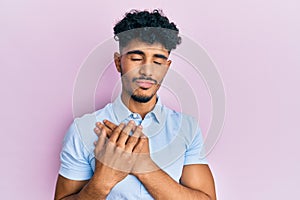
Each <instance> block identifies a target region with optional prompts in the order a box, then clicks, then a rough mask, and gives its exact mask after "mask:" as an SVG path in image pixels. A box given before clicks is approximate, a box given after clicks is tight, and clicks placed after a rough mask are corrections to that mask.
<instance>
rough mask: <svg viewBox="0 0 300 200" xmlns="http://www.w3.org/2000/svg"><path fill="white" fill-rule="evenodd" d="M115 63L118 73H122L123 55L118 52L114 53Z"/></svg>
mask: <svg viewBox="0 0 300 200" xmlns="http://www.w3.org/2000/svg"><path fill="white" fill-rule="evenodd" d="M114 61H115V65H116V68H117V70H118V72H120V73H121V72H122V68H121V55H120V54H119V53H118V52H115V53H114Z"/></svg>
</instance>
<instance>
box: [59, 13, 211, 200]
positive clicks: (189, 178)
mask: <svg viewBox="0 0 300 200" xmlns="http://www.w3.org/2000/svg"><path fill="white" fill-rule="evenodd" d="M114 33H115V38H116V39H117V40H118V41H119V50H120V53H115V54H114V60H115V65H116V68H117V70H118V72H119V73H120V74H121V76H122V77H121V79H122V92H121V95H120V96H119V97H118V98H117V99H116V100H115V101H114V102H113V103H110V104H108V105H107V106H105V107H104V108H103V109H101V110H98V111H96V112H95V113H93V114H89V115H84V116H83V117H81V118H77V119H75V120H74V123H73V124H72V125H71V127H70V128H69V130H68V133H67V135H66V137H65V139H64V146H63V149H62V152H61V168H60V171H59V177H58V180H57V185H56V193H55V199H56V200H72V199H76V200H79V199H83V200H90V199H181V200H182V199H210V200H214V199H216V194H215V188H214V181H213V177H212V174H211V171H210V169H209V167H208V165H207V162H206V161H205V160H202V159H200V150H201V148H202V146H201V145H202V139H201V138H202V137H201V133H200V130H199V128H198V126H197V121H196V120H194V119H193V118H191V117H189V116H186V115H184V114H182V113H178V112H175V111H173V110H171V109H169V108H167V107H165V106H163V105H162V104H161V101H160V99H159V97H158V96H157V91H158V89H159V87H160V86H161V83H162V80H163V78H164V77H165V74H166V73H167V71H168V68H169V66H170V64H171V61H170V60H168V57H169V54H170V52H171V50H172V49H175V48H176V46H177V45H178V44H180V37H179V36H178V29H177V27H176V25H175V24H174V23H170V22H169V20H168V18H166V17H165V16H163V15H162V13H161V12H160V11H158V10H154V11H153V12H148V11H132V12H130V13H127V14H126V16H125V17H124V18H123V19H122V20H121V21H120V22H119V23H117V25H116V26H115V27H114ZM96 122H97V123H96ZM95 124H96V127H95ZM93 131H94V132H93ZM95 141H96V142H95Z"/></svg>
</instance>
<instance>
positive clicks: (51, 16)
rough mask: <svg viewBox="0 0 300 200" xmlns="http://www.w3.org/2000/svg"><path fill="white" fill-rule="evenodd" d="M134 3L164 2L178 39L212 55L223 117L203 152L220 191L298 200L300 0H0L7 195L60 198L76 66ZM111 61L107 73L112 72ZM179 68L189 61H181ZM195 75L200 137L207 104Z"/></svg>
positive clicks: (3, 187) (235, 199) (248, 198)
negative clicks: (218, 134) (182, 37)
mask: <svg viewBox="0 0 300 200" xmlns="http://www.w3.org/2000/svg"><path fill="white" fill-rule="evenodd" d="M133 8H136V9H147V8H148V9H153V8H161V9H163V10H164V13H165V14H166V15H167V16H168V17H169V18H170V19H171V21H174V22H176V24H177V25H178V27H179V28H180V30H181V33H182V34H183V35H185V36H188V37H189V38H191V39H192V40H193V41H194V42H195V43H198V44H199V45H201V46H202V47H203V48H204V49H205V50H206V51H207V53H208V54H209V56H210V57H211V59H212V60H213V61H214V63H215V64H216V66H217V68H218V71H219V73H220V75H221V77H222V79H223V83H224V87H225V90H226V120H225V124H224V128H223V131H222V135H221V137H220V139H219V141H218V142H217V144H216V146H215V148H214V149H213V151H212V152H211V153H210V154H209V156H208V160H209V162H210V166H211V168H212V171H213V174H214V177H215V181H216V187H217V194H218V199H220V200H241V199H242V200H253V199H255V200H258V199H259V200H266V199H271V200H279V199H295V198H297V197H298V196H299V195H300V192H299V188H298V187H299V180H300V172H299V169H300V156H299V152H300V151H299V150H300V149H299V144H298V143H299V140H300V135H299V133H300V132H299V128H298V125H299V113H300V109H299V102H300V94H299V85H300V79H299V76H300V65H299V64H300V56H299V55H300V38H299V35H300V27H299V24H300V22H299V19H300V14H299V9H300V4H299V1H296V0H287V1H278V0H265V1H259V0H245V1H238V0H228V1H214V0H213V1H176V2H175V1H170V0H169V1H138V2H137V1H129V0H126V1H116V0H111V1H85V2H83V1H80V2H79V1H70V0H66V1H53V0H51V1H50V0H45V1H34V0H28V1H21V0H19V1H17V0H16V1H9V0H2V1H1V2H0V29H1V30H0V57H1V59H0V67H1V68H0V76H1V78H0V82H1V84H0V87H1V90H0V91H1V107H0V111H1V112H0V119H1V126H0V129H1V140H0V141H1V142H0V143H1V145H0V148H1V149H0V154H1V167H0V177H1V180H0V193H1V199H9V200H10V199H30V200H41V199H43V200H44V199H45V200H46V199H49V200H50V199H53V193H54V187H55V181H56V177H57V173H58V169H59V152H60V150H61V145H62V139H63V137H64V135H65V132H66V130H67V128H68V126H69V125H70V123H71V122H72V120H73V111H72V94H73V86H74V82H75V80H76V76H77V74H78V72H79V70H80V66H81V64H82V63H83V61H84V59H85V58H86V57H87V56H88V55H89V53H90V52H91V51H92V50H93V49H94V48H95V47H96V46H97V45H98V44H100V43H102V42H103V41H105V40H106V39H108V38H111V37H112V27H113V26H114V24H115V23H116V22H117V21H118V20H119V19H121V18H122V17H123V15H124V13H125V12H126V11H129V10H131V9H133ZM112 53H113V52H112ZM111 55H112V54H111ZM174 59H175V60H176V58H174ZM111 67H112V68H111V69H110V71H106V75H108V76H111V77H112V79H111V80H117V78H118V74H117V73H116V71H115V70H114V69H113V65H111ZM172 67H173V68H174V69H176V68H177V69H182V66H181V64H180V61H179V62H177V64H176V62H175V61H174V63H173V66H172ZM105 80H106V79H103V80H101V81H102V82H101V81H100V82H99V86H98V89H97V91H96V93H95V107H96V108H97V109H98V108H100V107H101V106H103V105H104V104H105V103H107V102H108V101H109V99H108V98H107V97H109V95H110V92H111V88H110V87H106V86H105ZM200 82H201V81H199V85H200V89H201V88H203V90H200V92H199V93H200V94H197V95H200V97H201V98H200V101H199V107H200V111H201V113H200V124H201V128H202V130H203V133H204V135H205V133H206V132H207V130H208V128H209V123H210V119H211V111H212V109H211V105H210V100H209V94H208V92H207V90H206V88H205V86H203V84H202V83H200ZM192 87H195V88H198V89H199V87H198V86H196V85H193V86H192ZM201 91H202V92H201ZM162 96H163V94H162ZM165 101H166V103H167V104H170V105H171V104H172V102H173V101H169V102H168V99H165ZM83 103H84V102H83ZM174 106H175V107H176V105H174Z"/></svg>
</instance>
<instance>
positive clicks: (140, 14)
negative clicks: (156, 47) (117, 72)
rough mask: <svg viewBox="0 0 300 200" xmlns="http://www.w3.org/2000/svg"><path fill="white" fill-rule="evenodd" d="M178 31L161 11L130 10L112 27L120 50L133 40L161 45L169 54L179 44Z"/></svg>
mask: <svg viewBox="0 0 300 200" xmlns="http://www.w3.org/2000/svg"><path fill="white" fill-rule="evenodd" d="M178 33H179V30H178V28H177V27H176V25H175V24H174V23H173V22H170V21H169V19H168V18H167V17H166V16H164V15H163V12H162V11H161V10H157V9H155V10H153V11H152V12H149V11H138V10H132V11H130V12H128V13H126V14H125V17H124V18H123V19H122V20H121V21H119V22H118V23H117V24H116V25H115V27H114V34H115V39H116V40H117V41H119V47H120V50H121V49H122V48H123V47H126V46H127V44H128V43H129V42H130V41H131V40H133V39H140V40H141V41H143V42H146V43H149V44H153V43H155V42H158V43H160V44H162V45H163V46H164V47H165V48H166V49H167V50H168V51H169V52H171V50H172V49H175V48H176V46H177V45H178V44H180V43H181V37H179V36H178Z"/></svg>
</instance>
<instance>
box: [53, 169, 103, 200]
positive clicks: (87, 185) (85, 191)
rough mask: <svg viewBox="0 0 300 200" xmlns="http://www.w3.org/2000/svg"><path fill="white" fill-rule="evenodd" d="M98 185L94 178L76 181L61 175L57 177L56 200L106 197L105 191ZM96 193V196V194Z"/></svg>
mask: <svg viewBox="0 0 300 200" xmlns="http://www.w3.org/2000/svg"><path fill="white" fill-rule="evenodd" d="M101 188H102V187H99V188H98V187H97V184H95V181H92V179H91V180H90V181H89V180H86V181H74V180H70V179H67V178H65V177H63V176H61V175H59V176H58V178H57V183H56V190H55V197H54V199H55V200H80V199H86V200H88V199H95V197H97V198H101V197H102V199H105V197H106V195H105V191H103V190H101ZM95 195H96V196H95Z"/></svg>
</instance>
